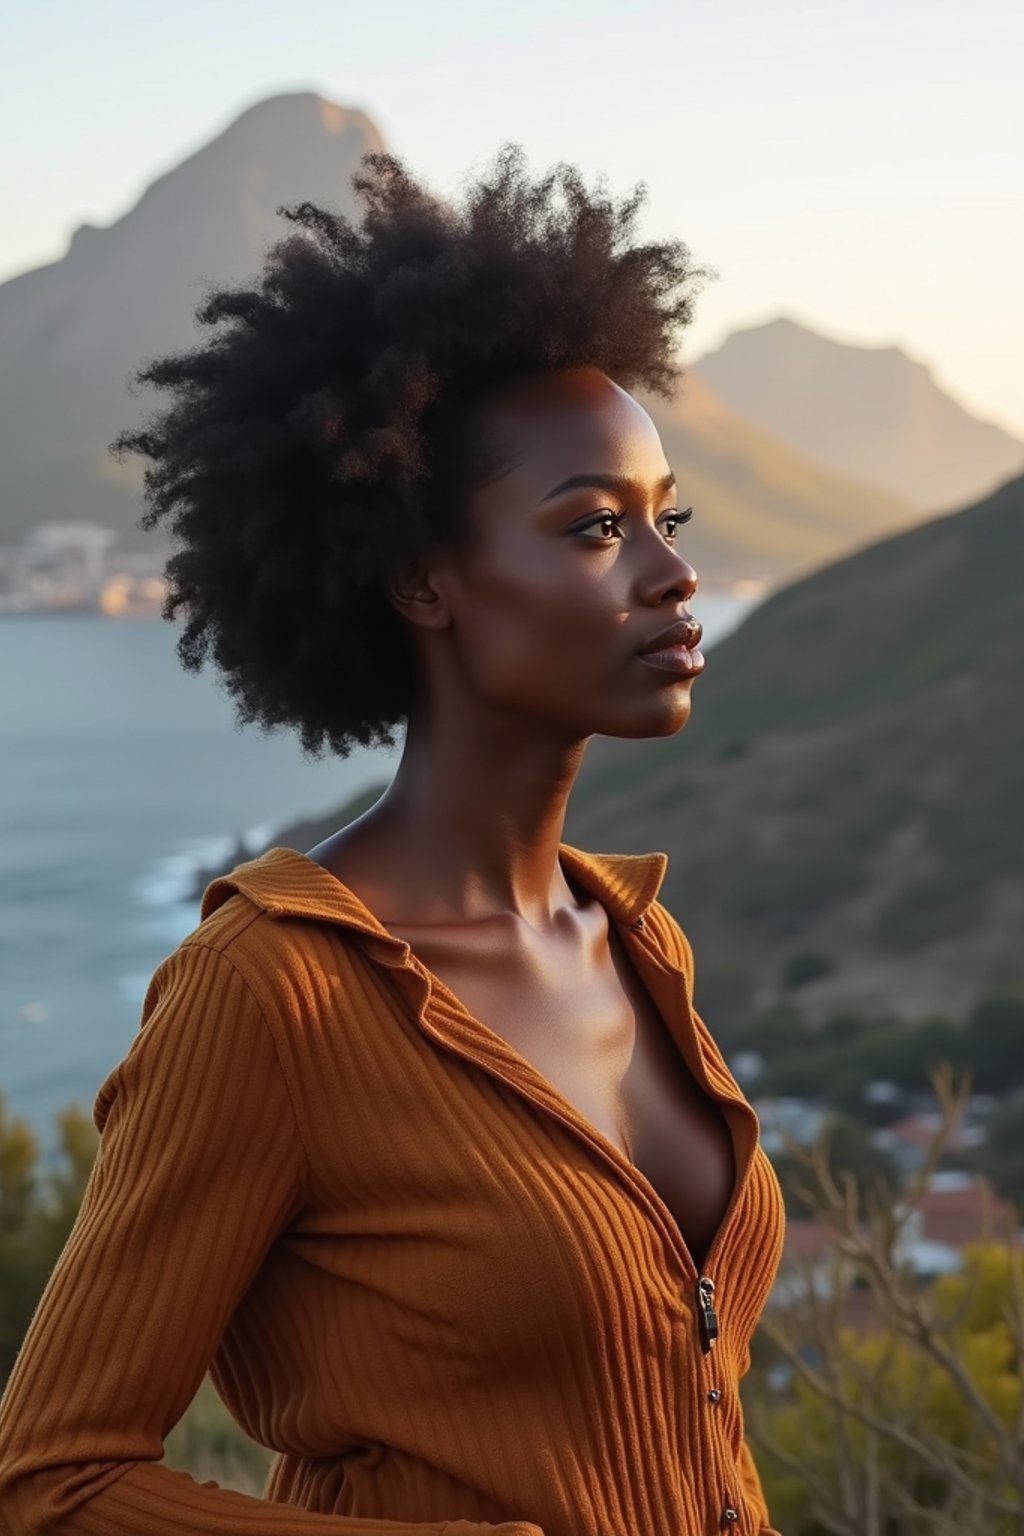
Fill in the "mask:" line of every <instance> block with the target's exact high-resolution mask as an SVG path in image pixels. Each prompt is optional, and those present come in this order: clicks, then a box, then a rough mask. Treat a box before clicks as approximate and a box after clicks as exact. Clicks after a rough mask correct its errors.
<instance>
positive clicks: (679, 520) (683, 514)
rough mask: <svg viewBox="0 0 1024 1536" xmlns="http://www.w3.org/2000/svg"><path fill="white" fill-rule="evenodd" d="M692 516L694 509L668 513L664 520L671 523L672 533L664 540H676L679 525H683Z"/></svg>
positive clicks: (688, 508) (689, 508) (687, 508)
mask: <svg viewBox="0 0 1024 1536" xmlns="http://www.w3.org/2000/svg"><path fill="white" fill-rule="evenodd" d="M692 515H694V508H692V507H686V510H685V511H676V510H672V511H668V513H666V515H665V516H666V519H668V522H671V524H672V531H671V533H668V535H666V538H668V539H672V541H674V539H676V535H677V533H679V528H680V524H683V522H689V519H691V518H692Z"/></svg>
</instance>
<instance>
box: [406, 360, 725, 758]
mask: <svg viewBox="0 0 1024 1536" xmlns="http://www.w3.org/2000/svg"><path fill="white" fill-rule="evenodd" d="M484 426H485V429H486V430H487V432H488V435H489V436H493V438H494V439H495V440H496V442H497V444H498V446H499V447H500V448H501V449H503V450H507V452H508V455H509V459H508V462H510V463H511V465H512V467H511V468H509V469H508V470H507V472H506V473H504V474H503V475H502V477H501V478H500V479H497V480H494V481H493V482H492V483H490V484H488V485H487V486H486V487H484V488H483V489H480V490H478V491H477V492H476V493H475V494H474V496H473V498H472V500H471V503H470V507H469V521H470V535H471V537H470V539H469V543H468V547H466V548H464V549H462V550H459V551H445V552H444V553H443V554H442V555H441V556H440V558H439V562H438V563H435V564H434V565H433V567H432V576H431V579H432V584H433V585H434V586H435V588H436V589H437V591H438V592H439V593H440V595H441V596H442V597H443V599H444V601H445V603H446V605H447V611H448V615H449V618H450V624H449V627H448V628H447V629H445V630H444V631H443V634H444V636H445V638H446V640H447V642H448V644H449V646H451V647H452V648H453V651H454V657H455V661H456V667H457V672H458V674H459V676H460V678H461V679H462V681H463V682H464V684H465V686H466V688H468V690H469V691H470V693H471V694H472V695H473V696H475V699H476V701H477V702H479V703H480V704H482V705H484V706H486V707H488V708H491V709H495V710H497V711H499V712H501V713H502V714H505V715H507V714H508V713H509V712H513V713H517V714H519V715H521V716H523V717H524V721H525V723H527V724H531V723H536V724H537V725H538V726H541V727H554V728H555V731H556V732H557V734H558V735H559V736H560V737H561V736H564V737H565V739H567V740H570V741H576V740H578V739H580V738H582V737H586V736H589V735H592V734H595V733H598V734H601V735H607V736H623V737H639V736H665V735H670V734H672V733H673V732H675V731H677V730H679V729H680V727H681V726H683V725H684V724H685V723H686V721H687V719H688V718H689V713H690V692H691V689H692V687H693V683H694V678H695V675H696V674H695V673H693V672H691V673H686V672H683V671H681V670H679V669H676V670H670V669H669V670H667V669H665V668H664V667H659V666H657V665H654V664H652V663H651V662H650V661H645V660H643V659H641V657H640V656H639V655H638V651H639V648H640V647H641V646H644V645H646V644H648V643H649V642H650V641H651V640H652V639H653V638H654V637H655V636H656V635H657V634H658V633H659V632H660V631H661V630H663V629H665V628H667V627H668V626H669V625H671V624H675V623H677V621H679V620H680V619H687V618H689V610H688V608H687V606H686V605H687V603H688V602H689V600H690V598H691V597H692V596H693V594H694V592H695V591H696V589H697V574H696V572H695V570H694V568H693V566H692V565H690V564H689V562H688V561H687V559H686V557H685V554H684V553H683V550H684V548H685V541H686V524H685V522H680V521H678V519H677V518H676V517H674V515H673V514H674V513H682V512H685V510H686V506H687V503H686V500H685V485H682V486H676V485H673V484H671V483H670V482H671V477H672V472H673V468H675V467H676V466H672V465H670V464H668V463H667V461H666V459H665V454H664V451H663V449H662V446H661V440H660V438H659V436H658V433H657V430H656V429H655V427H654V424H653V422H652V421H651V418H650V417H649V416H648V414H647V412H646V411H645V410H644V409H643V407H642V406H641V405H640V404H639V403H638V402H637V401H636V400H635V399H634V398H633V397H632V396H631V395H630V394H628V393H627V392H626V391H625V390H623V389H620V388H619V386H618V385H617V384H615V383H614V382H613V381H612V380H611V379H610V378H608V376H607V375H606V374H604V373H602V372H601V371H600V370H599V369H596V368H589V367H588V368H574V369H566V370H560V371H558V372H557V373H549V374H544V375H540V376H538V377H536V378H531V379H529V380H527V381H524V382H521V383H517V384H516V385H514V386H512V387H510V388H508V389H506V390H505V391H504V392H503V393H502V394H501V395H500V396H498V397H497V398H495V399H494V400H492V401H491V402H490V403H489V404H488V406H487V407H486V411H485V415H484ZM598 477H603V478H604V479H605V480H606V482H607V483H606V484H604V485H594V484H590V485H588V484H584V483H582V481H583V480H590V479H596V478H598ZM570 479H572V480H573V481H576V482H577V483H575V484H573V485H566V484H565V482H566V481H569V480H570ZM611 481H614V482H615V485H614V486H612V484H611ZM693 630H694V632H693V634H692V635H691V637H690V640H689V644H690V645H691V646H696V645H697V644H698V643H699V640H700V626H699V625H698V624H697V623H696V621H693ZM701 664H702V658H700V657H699V655H698V657H697V661H696V665H697V666H698V667H699V666H700V665H701Z"/></svg>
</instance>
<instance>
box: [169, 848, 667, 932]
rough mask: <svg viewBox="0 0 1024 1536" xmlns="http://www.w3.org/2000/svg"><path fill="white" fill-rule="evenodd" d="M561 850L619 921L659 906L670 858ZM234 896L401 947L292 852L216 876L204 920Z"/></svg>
mask: <svg viewBox="0 0 1024 1536" xmlns="http://www.w3.org/2000/svg"><path fill="white" fill-rule="evenodd" d="M558 848H559V860H560V862H561V865H562V868H563V870H564V871H565V872H566V874H567V875H571V876H572V877H573V879H574V880H575V881H576V882H577V884H579V885H580V886H582V887H583V889H584V890H586V891H588V892H590V894H591V895H593V896H596V897H597V899H598V900H599V901H600V902H601V904H602V905H603V906H604V907H605V909H606V911H607V912H608V913H609V915H610V916H611V917H612V918H613V919H614V920H615V921H617V922H620V923H625V924H627V925H628V924H631V923H635V922H636V921H637V919H638V918H640V917H641V916H642V915H643V913H644V912H645V911H646V910H647V908H648V907H649V906H650V905H651V903H652V902H653V901H654V900H655V898H656V896H657V894H658V892H659V890H660V889H661V885H662V881H663V880H664V878H665V870H666V868H667V867H668V854H666V853H587V852H584V850H583V849H581V848H574V847H572V846H571V845H570V844H569V843H559V845H558ZM236 891H238V892H241V893H242V894H243V895H244V896H246V897H247V898H248V899H249V900H250V901H251V902H253V903H255V905H256V906H258V907H260V908H262V909H263V910H264V911H265V912H269V913H270V914H271V915H272V916H273V917H309V918H314V919H317V920H319V921H322V922H334V923H341V924H343V925H345V926H348V927H352V928H357V929H359V930H360V931H362V932H363V933H367V934H370V935H372V936H373V937H375V938H378V939H384V940H387V941H390V942H391V943H396V944H399V945H403V941H402V940H399V939H397V938H396V937H395V936H394V935H393V934H391V933H389V932H388V930H387V929H386V928H385V927H384V925H383V923H381V922H380V920H379V919H378V918H377V917H375V916H374V914H373V913H372V912H371V911H370V909H369V908H368V907H367V906H365V905H364V903H363V902H362V901H361V900H360V899H359V897H358V896H357V895H356V893H355V892H354V891H353V890H351V889H350V888H349V886H347V885H345V884H344V883H343V882H342V881H341V880H339V879H338V878H337V877H336V876H335V875H332V874H331V873H330V871H329V870H326V869H324V867H323V866H322V865H321V864H318V863H317V862H316V860H315V859H311V858H309V857H308V855H307V854H305V853H300V852H298V850H297V849H294V848H282V847H279V846H275V847H273V848H268V849H266V850H265V851H264V852H263V853H261V854H259V855H258V856H257V857H256V858H252V859H246V860H245V861H244V862H243V863H241V864H236V865H235V867H234V869H232V870H231V871H230V872H229V873H228V874H225V875H218V876H217V877H216V878H215V879H214V880H212V881H211V882H210V883H209V884H208V885H207V886H206V888H205V890H204V891H203V896H202V902H201V906H200V918H201V920H205V919H206V918H207V917H209V916H211V914H212V913H214V912H215V911H216V910H217V908H218V907H220V906H222V905H223V904H224V902H226V901H227V900H228V898H229V897H230V896H231V895H233V894H234V893H235V892H236ZM403 947H404V945H403Z"/></svg>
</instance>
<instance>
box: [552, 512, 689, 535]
mask: <svg viewBox="0 0 1024 1536" xmlns="http://www.w3.org/2000/svg"><path fill="white" fill-rule="evenodd" d="M662 515H663V516H668V517H670V518H672V520H673V521H674V522H675V523H676V524H677V525H679V524H682V523H688V522H689V521H690V518H691V517H692V516H693V508H692V507H687V508H686V510H685V512H669V513H663V514H662ZM625 516H626V514H625V512H603V513H602V514H601V516H600V518H599V519H597V521H596V522H593V523H584V525H583V527H582V528H578V529H577V530H576V531H577V533H584V532H586V531H587V530H588V529H590V528H599V527H600V526H601V525H602V524H603V523H608V522H610V523H612V524H613V526H614V527H616V528H617V527H618V526H619V524H620V523H621V522H622V520H623V518H624V517H625ZM678 532H679V528H678V526H677V527H676V529H675V531H674V532H673V534H672V536H671V542H673V543H674V542H675V538H676V534H677V533H678ZM589 542H590V543H591V544H612V543H614V540H613V539H591V540H590V541H589Z"/></svg>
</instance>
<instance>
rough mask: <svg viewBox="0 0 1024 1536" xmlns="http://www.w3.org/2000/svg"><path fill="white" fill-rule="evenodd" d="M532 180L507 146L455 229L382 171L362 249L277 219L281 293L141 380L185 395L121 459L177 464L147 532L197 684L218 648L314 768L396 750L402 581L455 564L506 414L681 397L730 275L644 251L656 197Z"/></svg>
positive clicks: (220, 299) (673, 254)
mask: <svg viewBox="0 0 1024 1536" xmlns="http://www.w3.org/2000/svg"><path fill="white" fill-rule="evenodd" d="M523 163H524V155H523V151H522V148H521V147H520V146H519V145H516V144H511V143H505V144H504V145H502V147H501V148H500V149H499V151H498V152H497V154H496V156H495V159H494V162H493V164H492V166H491V167H490V168H489V172H488V173H485V174H484V175H483V176H482V177H481V178H480V179H479V180H477V181H476V182H475V183H473V184H471V185H470V186H469V187H468V189H465V188H464V199H463V206H462V207H461V208H453V207H452V206H450V205H449V204H448V203H445V202H443V201H441V200H440V199H438V198H436V197H434V196H433V195H431V194H430V193H428V192H427V191H426V190H425V189H424V188H423V187H421V186H418V185H417V184H416V183H415V182H414V181H413V180H412V179H411V177H410V176H409V174H408V173H407V171H406V169H405V167H404V166H403V164H402V162H401V161H400V160H399V159H397V158H396V157H395V156H393V155H390V154H383V153H367V154H364V155H363V157H362V161H361V169H360V170H359V171H358V172H357V173H356V174H355V175H354V176H353V177H352V186H353V187H354V188H355V191H356V192H357V194H360V195H361V196H362V197H363V198H364V199H365V202H366V210H365V213H364V215H363V220H362V224H361V227H359V228H355V227H354V226H353V224H352V223H351V222H350V221H349V220H348V219H346V218H345V217H344V216H343V215H341V214H340V213H332V212H329V211H327V210H326V209H324V208H322V207H317V206H315V205H314V204H312V203H309V202H302V203H299V204H297V205H295V206H293V207H287V206H282V207H279V208H278V209H277V212H278V213H279V214H283V215H284V216H285V218H287V219H289V220H291V221H292V222H293V223H295V224H298V225H301V226H303V227H304V229H305V231H306V233H290V234H288V235H286V236H285V237H284V238H283V239H281V240H280V241H278V242H277V243H276V244H274V245H273V246H272V247H271V248H270V250H269V251H268V252H267V254H266V256H265V259H264V267H263V271H262V273H261V275H260V278H259V280H258V286H255V287H253V286H242V287H229V288H220V289H214V290H212V291H211V292H209V293H208V294H207V296H206V298H205V299H204V300H203V302H202V303H201V304H200V305H199V306H198V307H197V308H196V310H195V318H196V320H197V321H198V322H199V323H200V324H202V325H215V324H216V323H217V322H219V321H226V322H231V324H230V325H229V326H228V327H227V328H226V329H224V330H222V331H220V332H218V333H217V334H215V335H213V336H211V337H209V338H208V339H207V340H206V342H205V344H202V345H200V346H198V347H195V348H193V349H190V350H188V351H185V352H179V353H176V354H174V355H172V356H169V357H164V358H161V359H158V360H155V361H151V362H149V363H148V364H147V365H146V366H145V367H143V368H141V369H139V370H138V371H137V372H136V373H135V374H133V376H132V381H131V382H132V385H134V384H135V383H136V382H137V383H147V384H153V385H155V386H156V387H158V388H160V389H170V390H172V391H174V397H173V400H172V403H171V404H170V405H168V406H166V407H165V408H164V409H163V410H161V411H159V412H158V413H156V414H155V415H154V416H153V417H151V418H150V419H149V420H148V421H147V422H146V423H145V424H144V426H143V427H142V428H141V429H138V430H134V431H125V432H122V433H121V434H120V435H119V436H118V437H117V438H115V440H114V441H113V442H112V443H111V444H110V449H109V451H110V452H111V453H112V454H114V455H115V456H116V457H117V458H118V459H121V458H122V457H123V456H124V454H126V453H128V452H135V453H139V454H142V455H144V456H146V457H147V458H149V459H150V460H152V461H153V465H154V467H152V468H147V469H146V471H145V475H144V484H145V500H146V503H147V511H145V512H144V513H143V515H142V517H141V518H140V519H139V521H138V524H137V526H138V527H140V528H144V529H152V528H153V527H154V526H155V525H156V523H157V521H158V519H160V518H167V519H168V520H169V522H170V526H171V529H172V531H173V534H174V535H175V537H176V538H177V539H178V540H180V544H181V547H180V548H178V549H177V550H176V552H174V553H173V554H171V555H170V557H169V558H168V560H167V563H166V566H165V576H166V579H167V594H166V597H165V599H164V603H163V607H162V616H163V617H164V618H165V619H174V618H175V616H176V614H177V612H178V610H179V609H180V608H184V609H185V610H186V612H187V615H188V622H187V624H186V626H185V629H184V632H183V633H182V635H181V636H180V638H179V640H178V642H177V653H178V656H179V659H180V660H181V663H182V665H183V666H184V667H185V668H186V669H187V670H188V671H191V672H198V671H199V670H200V668H201V667H202V665H203V662H204V660H205V659H206V656H207V654H208V653H209V652H210V651H212V654H213V658H214V661H215V663H216V666H217V667H218V669H219V671H220V673H221V674H222V678H223V680H224V682H225V683H226V686H227V689H228V691H229V693H230V694H231V695H233V697H234V699H235V705H236V718H237V720H238V722H239V723H244V724H248V723H251V722H256V723H258V724H259V725H260V726H261V727H262V728H263V729H264V730H265V731H270V730H274V729H277V728H279V727H283V726H290V727H294V728H297V729H298V731H299V733H300V737H301V741H302V748H303V751H304V752H305V753H306V754H307V756H309V757H314V758H318V757H320V756H322V754H323V750H324V743H325V742H326V743H328V744H329V746H330V749H331V750H332V751H333V752H335V753H337V754H338V755H340V756H342V757H346V756H347V755H348V753H349V752H350V751H351V749H352V746H353V744H354V743H355V742H359V743H361V744H362V745H364V746H370V745H382V746H386V747H394V746H395V736H394V728H395V727H396V726H397V725H398V724H399V723H400V722H403V721H405V720H406V719H407V718H408V714H409V710H410V707H411V704H412V699H413V690H414V687H415V668H414V655H413V651H412V642H411V637H410V635H409V632H408V629H407V626H406V623H405V621H404V620H403V619H402V618H401V617H400V615H399V614H398V612H397V610H396V609H395V608H394V606H393V605H392V603H391V602H390V601H389V600H388V597H387V587H386V582H387V577H388V575H389V573H390V572H391V571H392V570H393V569H394V567H395V565H396V563H398V562H402V561H405V560H408V559H410V558H411V557H414V556H415V555H416V554H417V553H419V552H421V551H422V550H423V549H425V548H426V547H428V546H431V545H436V544H447V545H453V544H455V545H457V544H458V541H459V540H460V539H461V538H462V536H463V534H464V532H465V529H466V523H465V517H464V512H465V507H466V503H467V497H468V494H469V493H470V492H471V491H472V490H473V489H474V488H475V487H477V486H479V485H481V484H484V483H486V481H487V479H488V478H489V477H490V476H493V475H494V474H495V473H497V472H499V468H500V467H499V465H498V464H497V462H496V460H495V458H494V455H493V450H492V452H491V454H490V455H489V454H488V451H487V448H486V446H485V444H484V440H483V436H482V434H481V433H480V432H479V431H478V423H479V411H480V409H481V407H482V405H483V404H484V402H485V401H486V399H487V397H488V392H489V391H492V390H495V389H498V388H500V387H501V386H502V385H503V384H505V383H511V382H513V381H515V380H516V379H519V378H522V377H524V376H526V375H529V374H531V373H536V372H538V371H543V370H551V369H557V368H565V367H574V366H580V365H592V366H595V367H597V368H600V369H601V370H603V371H604V372H605V373H607V374H608V375H609V376H610V377H612V378H614V380H615V381H616V382H617V383H618V384H619V385H620V386H621V387H622V388H626V389H628V388H630V387H632V386H633V385H634V384H636V383H637V382H640V383H644V384H646V385H647V386H648V387H649V388H651V389H652V390H654V391H656V392H657V393H659V394H661V395H662V396H664V397H665V398H671V397H672V394H673V390H674V386H675V383H676V381H677V380H678V379H679V378H680V377H681V376H682V371H683V370H682V369H681V368H680V367H678V365H677V364H676V363H675V362H674V359H673V356H672V345H673V341H674V333H675V331H676V329H677V328H679V327H681V326H683V325H686V324H688V323H689V322H690V320H691V318H692V302H693V301H692V296H691V294H690V293H689V292H687V291H685V289H686V285H687V284H689V283H691V282H692V281H693V280H694V279H700V278H703V277H705V276H708V275H711V276H716V275H717V274H716V273H714V272H713V269H711V268H704V267H695V266H694V265H693V264H692V262H691V260H690V251H689V248H688V247H687V246H686V245H685V244H684V243H683V242H682V241H679V240H673V241H669V242H665V243H661V244H656V243H650V244H630V241H629V237H630V235H631V232H632V226H633V221H634V218H635V215H636V212H637V210H638V208H639V207H640V205H641V204H642V203H643V201H644V199H645V198H646V195H647V187H646V184H645V183H644V182H640V183H638V184H637V186H636V188H635V189H634V191H633V193H632V195H631V196H630V197H629V198H627V199H625V200H624V201H623V202H622V203H621V204H619V205H618V206H616V205H615V204H614V203H613V202H612V201H611V200H609V199H608V197H607V196H606V195H605V194H604V192H603V189H602V190H599V191H598V192H596V193H594V194H590V193H588V192H587V190H586V188H585V187H584V186H583V184H582V181H581V178H580V175H579V173H578V171H577V170H576V169H575V168H574V167H572V166H570V165H567V164H566V163H565V162H559V164H558V165H556V166H555V167H554V169H553V170H551V171H549V172H548V173H547V174H545V175H544V176H542V177H541V178H540V179H539V180H538V181H537V182H536V183H533V184H531V183H530V181H529V180H528V178H527V176H526V175H525V172H524V168H523ZM601 181H602V183H603V178H601ZM559 191H561V193H562V194H563V203H564V205H563V206H559V204H558V201H557V194H558V193H559ZM130 387H131V386H130ZM133 392H134V391H133Z"/></svg>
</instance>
